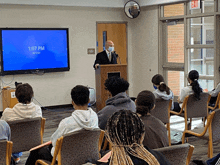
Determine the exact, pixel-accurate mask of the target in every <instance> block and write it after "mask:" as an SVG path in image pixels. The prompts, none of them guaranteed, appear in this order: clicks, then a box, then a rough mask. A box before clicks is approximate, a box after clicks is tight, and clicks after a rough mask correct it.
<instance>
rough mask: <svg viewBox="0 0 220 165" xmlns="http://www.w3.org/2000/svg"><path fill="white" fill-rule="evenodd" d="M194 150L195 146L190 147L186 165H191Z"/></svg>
mask: <svg viewBox="0 0 220 165" xmlns="http://www.w3.org/2000/svg"><path fill="white" fill-rule="evenodd" d="M193 150H194V146H193V145H190V146H189V152H188V156H187V160H186V165H189V163H190V160H191V157H192V154H193Z"/></svg>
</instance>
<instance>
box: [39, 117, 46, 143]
mask: <svg viewBox="0 0 220 165" xmlns="http://www.w3.org/2000/svg"><path fill="white" fill-rule="evenodd" d="M45 122H46V119H45V118H43V117H42V119H41V129H40V137H41V144H43V135H44V128H45Z"/></svg>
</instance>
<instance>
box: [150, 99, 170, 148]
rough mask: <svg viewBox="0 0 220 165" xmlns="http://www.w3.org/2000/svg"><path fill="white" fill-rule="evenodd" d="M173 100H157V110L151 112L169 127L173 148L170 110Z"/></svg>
mask: <svg viewBox="0 0 220 165" xmlns="http://www.w3.org/2000/svg"><path fill="white" fill-rule="evenodd" d="M171 107H172V100H163V99H156V104H155V108H154V109H153V110H152V111H151V115H153V116H154V117H156V118H158V119H160V120H161V121H162V122H163V123H164V124H166V126H167V130H168V140H169V146H171V137H170V109H171Z"/></svg>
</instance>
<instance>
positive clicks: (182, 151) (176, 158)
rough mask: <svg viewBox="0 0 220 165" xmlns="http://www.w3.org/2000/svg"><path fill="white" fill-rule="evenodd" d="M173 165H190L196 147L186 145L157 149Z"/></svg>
mask: <svg viewBox="0 0 220 165" xmlns="http://www.w3.org/2000/svg"><path fill="white" fill-rule="evenodd" d="M154 150H155V151H159V152H161V153H162V154H163V155H164V156H165V157H166V158H167V159H168V160H169V162H170V163H171V164H173V165H188V164H189V163H190V160H191V156H192V153H193V150H194V146H192V145H190V144H188V143H186V144H179V145H173V146H169V147H163V148H157V149H154Z"/></svg>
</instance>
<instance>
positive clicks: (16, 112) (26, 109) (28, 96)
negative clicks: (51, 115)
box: [1, 83, 42, 163]
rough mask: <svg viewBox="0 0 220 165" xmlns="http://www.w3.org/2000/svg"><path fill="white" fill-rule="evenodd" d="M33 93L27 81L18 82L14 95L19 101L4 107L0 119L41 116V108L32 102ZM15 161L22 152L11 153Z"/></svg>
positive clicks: (12, 119) (9, 119)
mask: <svg viewBox="0 0 220 165" xmlns="http://www.w3.org/2000/svg"><path fill="white" fill-rule="evenodd" d="M33 95H34V92H33V88H32V87H31V85H29V84H28V83H25V84H20V85H18V86H17V88H16V90H15V96H16V98H17V100H18V102H19V103H17V104H16V105H15V106H14V107H13V108H6V109H5V110H4V111H3V113H2V117H1V119H2V120H5V121H14V120H21V119H26V118H35V117H42V110H41V108H40V106H39V105H35V104H34V103H33V102H32V97H33ZM12 156H13V158H14V160H15V162H17V163H18V162H19V161H20V157H21V156H22V152H19V153H13V154H12Z"/></svg>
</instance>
